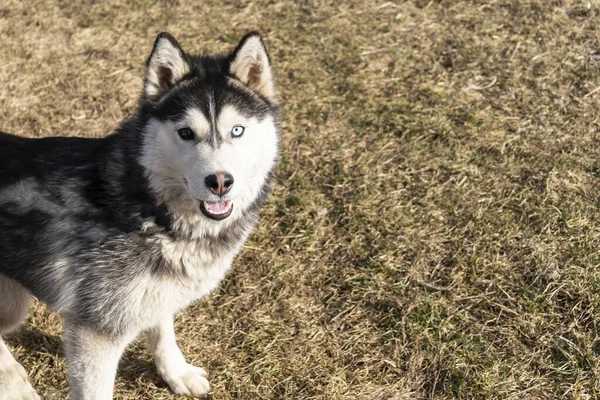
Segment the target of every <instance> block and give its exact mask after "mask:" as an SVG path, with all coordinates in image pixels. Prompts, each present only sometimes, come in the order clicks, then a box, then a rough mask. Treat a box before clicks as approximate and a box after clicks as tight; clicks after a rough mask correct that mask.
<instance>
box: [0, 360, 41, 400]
mask: <svg viewBox="0 0 600 400" xmlns="http://www.w3.org/2000/svg"><path fill="white" fill-rule="evenodd" d="M0 394H2V396H1V397H2V398H3V399H7V400H40V397H39V396H38V394H37V393H36V392H35V390H34V389H33V387H31V384H30V383H29V381H28V380H27V373H26V372H25V369H24V368H23V367H22V366H21V364H19V363H18V362H16V361H14V360H12V359H11V360H3V362H1V363H0Z"/></svg>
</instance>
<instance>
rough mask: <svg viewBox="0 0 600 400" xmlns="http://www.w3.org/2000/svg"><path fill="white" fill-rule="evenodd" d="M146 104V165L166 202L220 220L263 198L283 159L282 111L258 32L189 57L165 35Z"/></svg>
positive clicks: (152, 65) (151, 68)
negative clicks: (224, 50)
mask: <svg viewBox="0 0 600 400" xmlns="http://www.w3.org/2000/svg"><path fill="white" fill-rule="evenodd" d="M140 102H141V108H140V109H141V110H142V113H143V114H144V121H146V122H145V123H146V125H145V127H144V135H143V144H142V151H141V153H142V154H141V163H142V165H143V166H144V167H145V169H146V171H147V174H148V178H149V182H150V186H151V188H152V189H153V190H154V191H155V192H156V194H157V196H158V197H159V199H160V200H161V201H162V202H165V203H167V205H170V206H171V208H176V209H179V210H181V209H184V210H187V211H186V212H188V213H189V212H197V213H199V214H200V215H202V217H203V218H204V219H208V220H212V221H221V220H225V219H228V218H229V219H235V217H236V216H239V215H242V214H241V213H243V212H244V211H245V209H247V208H248V207H251V206H252V205H253V204H256V202H257V201H258V200H259V199H260V198H261V197H262V196H264V193H265V191H266V188H265V186H266V185H268V180H269V177H270V174H271V171H272V169H273V167H274V165H275V161H276V158H277V145H278V108H277V105H276V100H275V91H274V87H273V76H272V72H271V63H270V60H269V56H268V54H267V50H266V48H265V46H264V43H263V41H262V39H261V37H260V36H259V34H258V33H254V32H253V33H249V34H247V35H246V36H245V37H244V38H243V39H242V40H241V42H240V43H239V44H238V46H237V47H236V48H235V50H233V51H232V52H231V53H229V54H225V55H218V56H194V55H189V54H187V53H185V52H184V51H183V49H182V48H181V46H180V45H179V44H178V43H177V41H176V40H175V39H174V38H173V37H172V36H171V35H169V34H168V33H161V34H160V35H158V37H157V39H156V42H155V43H154V48H153V50H152V53H151V55H150V57H149V58H148V62H147V68H146V75H145V79H144V89H143V93H142V97H141V100H140Z"/></svg>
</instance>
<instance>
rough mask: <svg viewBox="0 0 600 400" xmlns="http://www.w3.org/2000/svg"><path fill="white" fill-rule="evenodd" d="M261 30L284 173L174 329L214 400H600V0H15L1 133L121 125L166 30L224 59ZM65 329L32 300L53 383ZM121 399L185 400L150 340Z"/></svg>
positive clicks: (43, 378) (128, 367) (35, 374)
mask: <svg viewBox="0 0 600 400" xmlns="http://www.w3.org/2000/svg"><path fill="white" fill-rule="evenodd" d="M255 29H256V30H259V31H260V32H261V33H262V34H263V36H264V38H265V42H266V44H267V47H268V49H269V50H270V53H271V56H272V59H273V63H274V67H275V71H276V72H277V83H278V89H279V93H280V98H281V103H282V106H283V146H282V154H281V163H280V167H279V169H278V173H277V185H276V188H275V191H274V194H273V196H272V198H271V199H270V201H269V203H268V206H267V207H266V209H265V210H264V212H263V213H262V219H261V222H260V224H259V226H258V228H257V230H256V231H255V232H254V234H253V235H252V237H251V239H250V241H249V242H248V243H247V245H246V247H245V248H244V251H243V252H242V254H241V255H240V256H239V257H238V258H237V259H236V260H235V262H234V267H233V269H232V271H231V272H230V274H229V275H228V277H227V279H226V280H225V281H224V282H223V284H222V285H221V287H220V288H219V289H218V290H217V291H216V292H215V293H214V294H212V295H211V296H210V297H208V298H206V299H203V300H202V301H200V302H199V303H198V304H196V305H194V306H193V307H191V308H189V309H188V310H187V311H185V312H184V313H182V314H181V315H180V316H178V318H177V321H176V330H177V332H178V337H179V343H180V344H181V346H182V348H183V350H184V353H185V354H186V356H187V358H188V360H189V361H193V362H194V363H196V364H197V365H200V366H205V367H206V368H207V369H208V370H209V373H210V375H211V383H212V385H213V394H212V398H214V399H224V400H225V399H227V400H229V399H273V400H275V399H286V400H287V399H373V400H379V399H385V400H387V399H389V400H392V399H393V400H401V399H598V398H600V361H599V360H600V334H599V329H600V326H599V325H600V274H599V264H600V253H599V249H600V213H599V207H598V206H599V201H600V186H599V183H600V182H599V181H600V137H599V135H598V132H599V125H600V120H599V118H600V113H599V108H600V107H599V105H600V1H598V0H591V1H590V2H587V1H578V0H577V1H576V0H537V1H534V0H531V1H527V0H522V1H518V0H494V1H427V0H415V1H390V2H384V1H370V0H367V1H355V0H351V1H344V2H342V1H325V0H303V1H289V0H283V1H274V0H256V1H247V0H229V1H214V0H210V1H193V0H180V1H178V0H171V1H149V0H146V1H139V2H138V1H135V2H129V1H124V0H111V1H87V2H83V3H80V2H69V1H66V0H49V1H46V0H44V1H40V0H30V1H26V2H21V1H16V0H2V1H1V2H0V121H1V125H0V126H1V127H2V129H3V130H5V131H8V132H13V133H18V134H21V135H26V136H32V137H41V136H55V135H66V136H89V137H100V136H104V135H107V134H109V133H110V132H111V130H112V129H114V128H115V127H116V126H117V124H118V123H119V121H121V120H122V119H123V118H126V117H127V116H128V115H130V114H131V113H132V110H133V109H134V108H135V105H136V98H137V95H138V93H139V92H140V90H141V83H142V79H141V78H142V73H143V63H144V61H145V58H146V57H147V56H148V54H149V52H150V50H151V47H152V43H153V41H154V38H155V35H156V34H157V33H158V32H160V31H161V30H168V31H169V32H171V33H172V34H173V35H174V36H175V37H177V38H178V39H179V41H180V42H181V43H182V45H183V46H184V48H186V49H187V50H190V51H196V52H204V51H210V52H214V51H225V50H229V49H231V48H232V47H233V46H234V45H235V44H236V43H237V41H238V40H239V39H240V38H241V36H242V35H243V34H244V33H245V32H247V31H249V30H255ZM0 240H1V238H0ZM0 301H2V299H0ZM61 329H62V328H61V322H60V319H59V318H58V316H57V315H54V314H51V313H49V312H48V311H46V309H45V308H44V307H43V306H42V305H39V304H36V306H35V307H34V308H33V309H32V310H31V312H30V316H29V318H28V321H27V323H26V324H25V325H24V326H23V328H22V329H21V330H20V331H19V332H17V333H15V334H13V335H11V336H10V337H9V338H8V339H7V341H8V344H9V346H10V347H11V348H12V349H13V350H14V352H15V355H16V357H17V358H18V359H19V360H20V361H21V362H22V363H23V365H24V366H25V367H26V369H27V370H28V371H29V374H30V379H31V381H32V383H33V385H34V387H36V388H37V390H38V392H39V393H40V394H41V395H43V396H44V397H45V398H47V399H64V398H66V396H67V393H68V385H67V380H66V369H65V360H64V358H63V355H62V342H61V339H60V333H61ZM115 398H117V399H130V400H133V399H175V398H177V396H174V395H173V394H171V393H170V391H169V390H168V388H167V386H166V385H165V384H164V383H163V382H162V381H161V380H160V378H159V377H158V375H157V374H156V373H155V370H154V367H153V364H152V359H151V357H150V355H149V353H148V351H147V350H146V348H145V346H144V344H143V342H142V341H141V340H140V341H139V342H136V343H134V344H133V345H132V346H131V347H130V348H129V349H128V350H127V352H126V354H125V356H124V358H123V360H122V362H121V364H120V369H119V374H118V379H117V383H116V392H115Z"/></svg>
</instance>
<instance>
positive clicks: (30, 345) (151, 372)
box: [7, 328, 166, 388]
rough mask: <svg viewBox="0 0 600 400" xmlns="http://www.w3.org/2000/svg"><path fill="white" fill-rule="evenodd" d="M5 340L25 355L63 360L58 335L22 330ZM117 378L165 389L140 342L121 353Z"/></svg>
mask: <svg viewBox="0 0 600 400" xmlns="http://www.w3.org/2000/svg"><path fill="white" fill-rule="evenodd" d="M7 339H8V340H9V341H10V343H11V344H12V345H13V346H15V347H21V348H23V350H24V352H25V353H27V354H52V355H57V356H59V357H63V358H64V354H65V353H64V346H63V341H62V339H61V337H60V336H58V335H51V334H48V333H45V332H42V331H39V330H36V329H32V328H22V329H20V330H19V331H17V332H14V333H12V334H10V335H9V336H8V337H7ZM117 377H118V378H120V379H123V380H124V381H127V382H132V383H133V382H137V381H139V380H140V379H142V380H144V381H150V382H152V383H153V384H154V385H156V386H157V387H160V388H162V387H166V384H165V383H164V382H163V380H162V379H161V378H160V376H159V375H158V373H157V372H156V368H155V367H154V363H153V361H152V359H151V357H150V354H148V350H147V349H146V348H145V346H144V345H143V343H142V341H141V340H136V341H135V342H134V343H132V344H131V345H130V346H129V347H128V348H127V349H126V350H125V352H124V353H123V356H122V357H121V361H120V362H119V370H118V372H117Z"/></svg>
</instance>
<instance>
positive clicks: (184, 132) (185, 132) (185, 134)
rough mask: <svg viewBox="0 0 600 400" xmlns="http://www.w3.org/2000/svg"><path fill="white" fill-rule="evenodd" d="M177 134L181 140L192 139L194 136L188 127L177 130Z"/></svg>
mask: <svg viewBox="0 0 600 400" xmlns="http://www.w3.org/2000/svg"><path fill="white" fill-rule="evenodd" d="M177 134H178V135H179V137H180V138H182V139H183V140H194V137H195V135H194V131H193V130H191V129H190V128H181V129H179V130H178V131H177Z"/></svg>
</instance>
